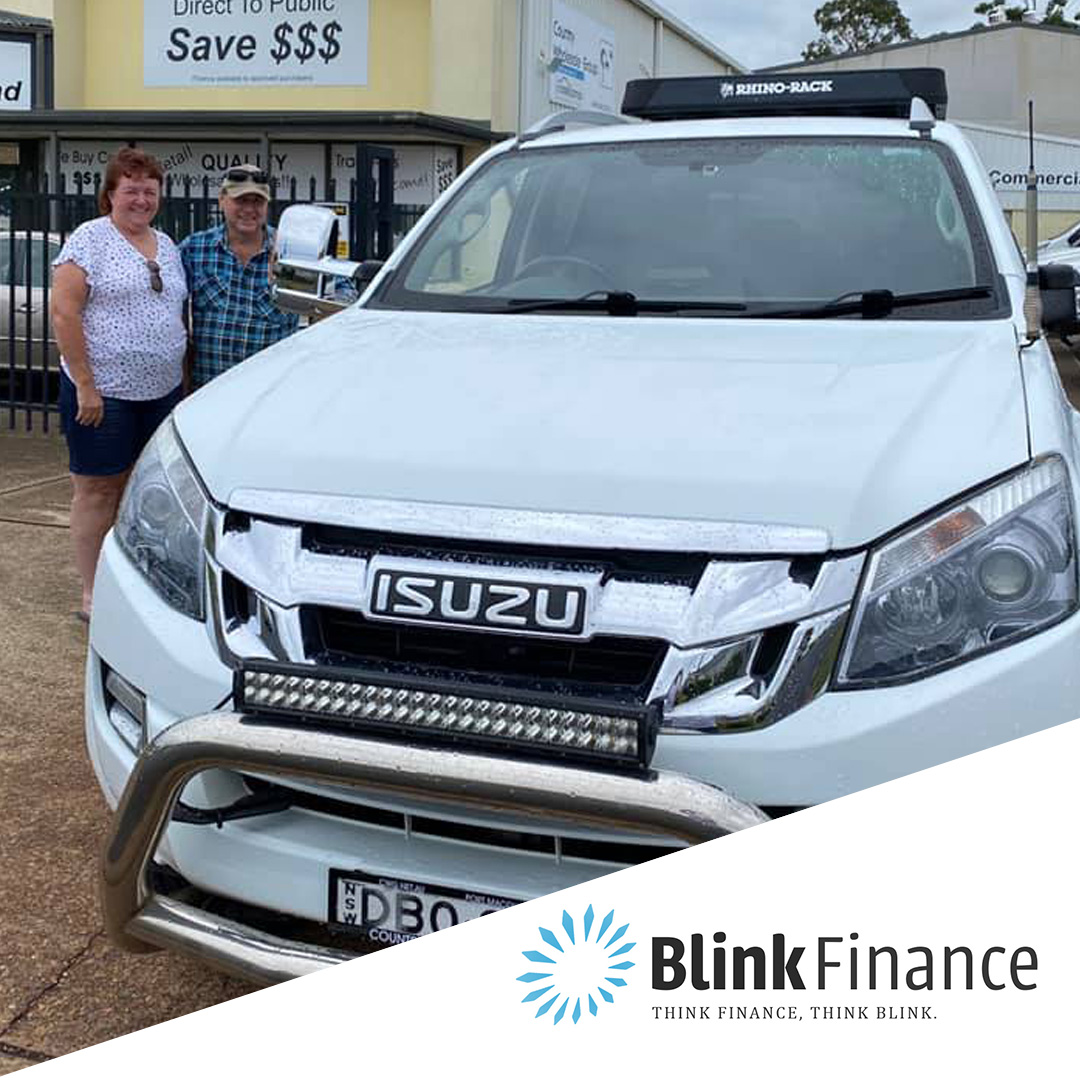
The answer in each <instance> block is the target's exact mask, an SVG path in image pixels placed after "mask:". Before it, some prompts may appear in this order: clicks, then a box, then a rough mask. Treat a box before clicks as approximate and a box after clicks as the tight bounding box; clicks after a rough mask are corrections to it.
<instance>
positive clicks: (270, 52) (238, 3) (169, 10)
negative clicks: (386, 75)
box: [143, 0, 368, 86]
mask: <svg viewBox="0 0 1080 1080" xmlns="http://www.w3.org/2000/svg"><path fill="white" fill-rule="evenodd" d="M367 68H368V0H145V3H144V4H143V82H144V83H145V85H146V86H297V85H306V86H365V85H366V84H367Z"/></svg>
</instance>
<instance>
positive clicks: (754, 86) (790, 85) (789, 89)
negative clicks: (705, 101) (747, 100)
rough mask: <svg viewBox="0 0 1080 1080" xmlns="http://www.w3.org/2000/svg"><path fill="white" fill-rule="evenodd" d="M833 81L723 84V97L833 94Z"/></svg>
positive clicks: (811, 80) (721, 90)
mask: <svg viewBox="0 0 1080 1080" xmlns="http://www.w3.org/2000/svg"><path fill="white" fill-rule="evenodd" d="M832 92H833V80H832V79H793V80H791V81H790V82H760V83H721V87H720V96H721V97H725V98H726V97H765V96H767V95H771V94H831V93H832Z"/></svg>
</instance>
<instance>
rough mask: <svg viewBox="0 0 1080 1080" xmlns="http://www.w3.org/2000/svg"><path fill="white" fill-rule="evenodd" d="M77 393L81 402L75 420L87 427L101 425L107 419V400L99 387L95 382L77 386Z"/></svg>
mask: <svg viewBox="0 0 1080 1080" xmlns="http://www.w3.org/2000/svg"><path fill="white" fill-rule="evenodd" d="M75 394H76V397H77V399H78V403H79V411H78V412H77V413H76V414H75V420H76V421H77V422H78V423H80V424H84V425H86V426H87V427H100V426H101V421H102V420H104V419H105V402H104V400H103V399H102V397H101V394H100V393H99V392H98V388H97V387H96V386H94V385H93V383H91V384H90V385H82V386H76V387H75Z"/></svg>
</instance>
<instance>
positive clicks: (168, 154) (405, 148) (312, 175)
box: [60, 139, 457, 206]
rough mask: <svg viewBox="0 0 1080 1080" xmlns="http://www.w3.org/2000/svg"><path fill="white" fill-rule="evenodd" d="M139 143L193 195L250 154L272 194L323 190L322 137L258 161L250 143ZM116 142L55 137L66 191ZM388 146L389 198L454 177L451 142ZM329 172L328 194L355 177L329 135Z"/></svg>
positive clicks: (345, 151) (347, 155)
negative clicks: (271, 183) (273, 186)
mask: <svg viewBox="0 0 1080 1080" xmlns="http://www.w3.org/2000/svg"><path fill="white" fill-rule="evenodd" d="M139 146H140V147H142V149H144V150H146V151H147V152H148V153H151V154H153V155H154V157H156V158H157V159H158V161H160V162H161V165H162V167H163V168H164V170H165V174H166V177H168V178H169V179H170V180H171V184H172V188H171V190H172V193H173V194H174V195H183V194H184V191H185V186H188V187H189V188H190V191H191V194H192V195H193V196H196V197H197V196H201V195H202V191H203V181H204V180H205V181H206V183H207V184H208V186H209V189H210V193H211V195H213V196H215V197H216V196H217V192H218V188H219V187H220V186H221V181H222V178H223V177H224V175H225V173H226V172H227V171H228V170H229V169H231V168H234V167H235V166H237V165H242V164H245V163H247V162H250V163H252V164H254V165H260V166H262V167H264V168H267V169H268V170H269V172H270V175H271V176H272V177H273V178H274V179H275V180H276V181H277V184H278V196H279V197H280V198H286V199H287V198H289V197H290V194H291V188H292V183H293V181H294V180H295V181H296V197H297V198H298V199H301V200H307V199H310V198H311V197H312V191H311V184H312V181H314V183H315V196H316V197H317V198H325V197H326V179H327V178H326V144H325V143H277V142H276V143H271V145H270V160H269V161H268V162H266V161H263V158H262V154H261V152H260V149H259V144H258V143H254V142H251V143H220V142H204V141H196V140H191V141H186V140H176V141H164V140H149V141H146V142H142V141H140V142H139ZM119 148H120V147H119V144H118V143H116V142H108V141H102V140H98V141H91V140H89V139H77V140H76V139H65V140H63V141H62V142H61V143H60V173H61V175H62V176H63V178H64V186H65V189H66V190H67V191H75V190H78V188H79V187H80V185H81V187H82V188H84V189H86V190H93V187H94V184H95V177H100V176H102V175H103V174H104V172H105V166H106V165H107V164H108V161H109V158H110V157H111V156H112V155H113V154H115V153H116V151H117V150H118V149H119ZM391 149H392V150H393V152H394V202H395V203H398V204H399V205H408V206H430V205H431V204H432V203H433V202H434V201H435V200H436V199H437V198H438V197H439V195H441V194H442V193H443V192H444V191H445V190H446V189H447V188H448V187H449V186H450V184H451V183H453V181H454V180H455V179H456V178H457V150H456V149H455V148H454V147H452V146H440V145H425V144H412V143H411V144H407V145H398V146H391ZM330 160H331V176H332V177H333V179H334V183H335V189H336V190H335V198H337V199H341V200H343V199H348V198H349V195H350V190H351V183H352V181H353V180H354V179H355V178H356V144H355V143H334V144H332V145H331V147H330Z"/></svg>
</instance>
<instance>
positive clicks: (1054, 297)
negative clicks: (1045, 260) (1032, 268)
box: [1039, 263, 1080, 336]
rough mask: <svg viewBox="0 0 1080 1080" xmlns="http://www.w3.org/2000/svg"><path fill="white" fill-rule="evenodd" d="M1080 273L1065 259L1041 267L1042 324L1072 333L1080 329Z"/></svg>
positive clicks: (1058, 330) (1047, 327) (1060, 332)
mask: <svg viewBox="0 0 1080 1080" xmlns="http://www.w3.org/2000/svg"><path fill="white" fill-rule="evenodd" d="M1078 286H1080V274H1078V273H1077V272H1076V270H1074V269H1073V267H1071V266H1067V265H1066V264H1065V263H1049V264H1048V265H1046V266H1040V267H1039V297H1040V299H1041V300H1042V326H1043V329H1044V330H1048V331H1049V332H1050V333H1052V334H1061V335H1062V336H1068V335H1069V334H1075V333H1077V332H1078V331H1080V292H1078V291H1077V287H1078Z"/></svg>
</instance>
